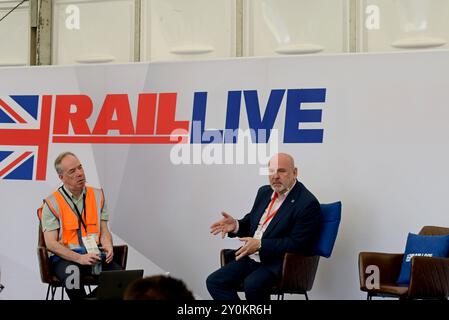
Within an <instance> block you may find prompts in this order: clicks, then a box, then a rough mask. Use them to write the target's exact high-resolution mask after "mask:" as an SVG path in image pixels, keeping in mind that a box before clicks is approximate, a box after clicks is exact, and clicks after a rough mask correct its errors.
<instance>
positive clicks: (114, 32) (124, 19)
mask: <svg viewBox="0 0 449 320" xmlns="http://www.w3.org/2000/svg"><path fill="white" fill-rule="evenodd" d="M74 8H75V9H76V8H78V9H79V17H80V20H79V28H77V25H76V23H75V21H74V19H76V17H75V16H74V15H76V13H75V11H74V10H73V9H74ZM134 10H135V3H134V0H95V1H67V0H56V1H54V8H53V20H54V21H53V57H52V63H53V64H77V63H108V62H113V63H125V62H131V61H133V60H134V32H135V30H134V29H135V28H134V21H135V12H134Z"/></svg>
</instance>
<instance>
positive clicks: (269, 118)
mask: <svg viewBox="0 0 449 320" xmlns="http://www.w3.org/2000/svg"><path fill="white" fill-rule="evenodd" d="M284 93H285V90H272V91H271V94H270V98H269V99H268V103H267V108H266V109H265V114H264V116H263V118H262V117H261V115H260V107H259V98H258V96H257V91H256V90H248V91H244V96H245V104H246V112H247V114H248V123H249V128H250V129H252V130H251V140H252V141H253V143H254V142H255V143H267V142H268V140H269V139H270V134H271V130H272V129H273V126H274V122H275V121H276V117H277V115H278V113H279V108H280V107H281V103H282V99H283V98H284ZM260 132H263V133H265V134H263V135H261V134H259V133H260Z"/></svg>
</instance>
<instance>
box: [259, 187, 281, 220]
mask: <svg viewBox="0 0 449 320" xmlns="http://www.w3.org/2000/svg"><path fill="white" fill-rule="evenodd" d="M277 198H278V194H277V193H275V194H274V196H273V199H272V200H271V203H270V205H269V207H268V211H267V217H266V218H265V221H264V222H263V223H262V228H263V226H264V225H265V224H266V223H267V222H268V221H271V219H273V218H274V216H275V215H276V213H278V211H279V209H278V210H276V211H273V212H271V214H270V211H271V209H272V208H273V206H274V203H275V202H276V199H277Z"/></svg>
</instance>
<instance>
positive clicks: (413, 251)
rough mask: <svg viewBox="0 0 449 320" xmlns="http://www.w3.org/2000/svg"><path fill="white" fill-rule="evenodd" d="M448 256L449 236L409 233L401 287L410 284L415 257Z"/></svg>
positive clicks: (402, 268)
mask: <svg viewBox="0 0 449 320" xmlns="http://www.w3.org/2000/svg"><path fill="white" fill-rule="evenodd" d="M448 254H449V235H439V236H424V235H417V234H413V233H409V234H408V237H407V244H406V246H405V252H404V257H403V260H402V267H401V272H400V274H399V278H398V280H397V283H398V284H400V285H408V284H409V282H410V272H411V264H412V258H413V257H414V256H423V257H441V258H444V257H447V256H448Z"/></svg>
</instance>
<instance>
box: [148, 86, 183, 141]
mask: <svg viewBox="0 0 449 320" xmlns="http://www.w3.org/2000/svg"><path fill="white" fill-rule="evenodd" d="M176 97H177V94H176V93H161V94H159V105H158V114H157V127H156V134H158V135H163V134H164V135H170V134H172V133H173V132H174V131H175V130H184V131H188V129H189V123H190V122H189V121H176V120H175V115H176Z"/></svg>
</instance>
